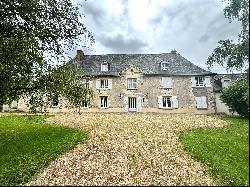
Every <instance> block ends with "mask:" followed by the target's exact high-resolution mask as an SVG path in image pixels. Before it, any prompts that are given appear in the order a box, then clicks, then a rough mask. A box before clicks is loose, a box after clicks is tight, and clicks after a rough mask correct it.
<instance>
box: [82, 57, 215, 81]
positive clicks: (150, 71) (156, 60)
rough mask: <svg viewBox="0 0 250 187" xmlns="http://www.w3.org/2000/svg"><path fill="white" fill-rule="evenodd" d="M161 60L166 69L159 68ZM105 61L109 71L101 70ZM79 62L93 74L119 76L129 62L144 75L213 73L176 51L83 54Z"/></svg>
mask: <svg viewBox="0 0 250 187" xmlns="http://www.w3.org/2000/svg"><path fill="white" fill-rule="evenodd" d="M162 61H166V62H168V63H169V65H168V69H167V70H161V62H162ZM105 62H106V63H108V64H109V71H108V72H101V64H102V63H105ZM78 63H79V62H78ZM80 63H82V65H83V70H84V72H85V74H87V75H94V76H101V75H111V76H119V73H120V72H121V71H122V70H123V69H124V68H125V67H127V66H128V65H130V64H133V65H135V66H137V67H139V68H140V69H141V70H142V71H143V73H144V75H209V74H214V73H212V72H210V71H206V70H204V69H202V68H200V67H198V66H196V65H194V64H193V63H191V62H190V61H188V60H187V59H185V58H184V57H182V56H181V55H180V54H178V53H175V54H174V53H161V54H105V55H84V57H83V60H82V61H81V62H80Z"/></svg>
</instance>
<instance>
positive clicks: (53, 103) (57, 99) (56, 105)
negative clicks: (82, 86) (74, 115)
mask: <svg viewBox="0 0 250 187" xmlns="http://www.w3.org/2000/svg"><path fill="white" fill-rule="evenodd" d="M54 99H55V100H56V102H54V101H55V100H54ZM55 103H57V104H55ZM51 106H52V107H58V106H59V98H58V97H57V96H54V97H53V98H52V101H51Z"/></svg>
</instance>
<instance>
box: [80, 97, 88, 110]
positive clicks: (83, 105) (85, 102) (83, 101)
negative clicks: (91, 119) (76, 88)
mask: <svg viewBox="0 0 250 187" xmlns="http://www.w3.org/2000/svg"><path fill="white" fill-rule="evenodd" d="M83 103H84V104H83ZM81 107H82V108H88V107H89V103H88V100H87V99H83V100H82V101H81Z"/></svg>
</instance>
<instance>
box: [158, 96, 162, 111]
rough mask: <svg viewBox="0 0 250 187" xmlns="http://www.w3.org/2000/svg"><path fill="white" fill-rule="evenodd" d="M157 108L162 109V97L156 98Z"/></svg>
mask: <svg viewBox="0 0 250 187" xmlns="http://www.w3.org/2000/svg"><path fill="white" fill-rule="evenodd" d="M158 106H159V108H162V107H163V105H162V96H158Z"/></svg>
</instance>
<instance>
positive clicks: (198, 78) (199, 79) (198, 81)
mask: <svg viewBox="0 0 250 187" xmlns="http://www.w3.org/2000/svg"><path fill="white" fill-rule="evenodd" d="M195 85H196V86H198V87H201V86H204V77H203V76H196V77H195Z"/></svg>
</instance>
